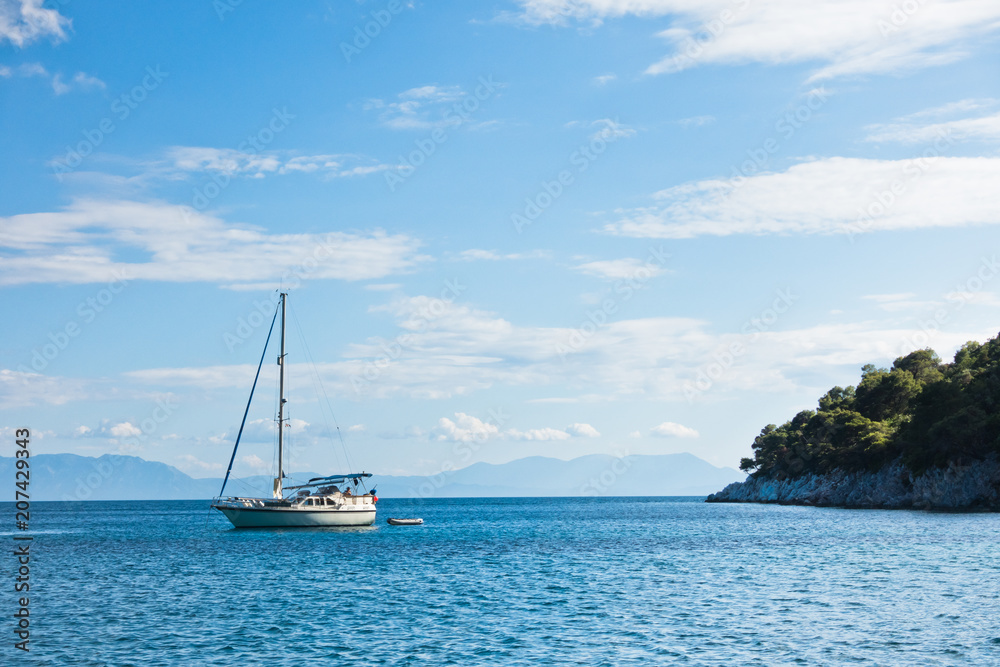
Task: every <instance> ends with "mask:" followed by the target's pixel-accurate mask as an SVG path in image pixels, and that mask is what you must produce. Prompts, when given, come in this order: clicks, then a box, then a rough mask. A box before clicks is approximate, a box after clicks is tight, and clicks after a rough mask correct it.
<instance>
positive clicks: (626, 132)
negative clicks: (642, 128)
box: [590, 118, 635, 141]
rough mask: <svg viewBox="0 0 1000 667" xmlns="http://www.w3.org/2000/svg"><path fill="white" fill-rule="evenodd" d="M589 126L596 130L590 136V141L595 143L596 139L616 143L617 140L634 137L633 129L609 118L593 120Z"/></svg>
mask: <svg viewBox="0 0 1000 667" xmlns="http://www.w3.org/2000/svg"><path fill="white" fill-rule="evenodd" d="M590 126H591V127H593V128H596V131H595V132H594V133H593V134H591V135H590V139H591V141H597V140H598V139H603V140H605V141H617V140H618V139H627V138H628V137H631V136H634V135H635V130H634V129H633V128H631V127H629V126H628V125H625V124H623V123H619V122H618V121H617V120H612V119H610V118H601V119H600V120H595V121H594V122H593V123H591V124H590Z"/></svg>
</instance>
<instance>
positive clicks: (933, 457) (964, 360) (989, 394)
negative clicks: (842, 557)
mask: <svg viewBox="0 0 1000 667" xmlns="http://www.w3.org/2000/svg"><path fill="white" fill-rule="evenodd" d="M752 448H753V456H752V457H748V458H744V459H743V460H742V461H741V462H740V469H741V470H742V471H743V472H745V473H747V474H748V477H747V479H746V481H744V482H736V483H733V484H730V485H729V486H727V487H726V488H725V489H723V490H722V491H720V492H718V493H715V494H712V495H711V496H709V497H708V502H733V503H740V502H753V503H783V504H796V505H821V506H839V507H858V508H862V507H864V508H885V509H927V510H951V511H962V510H970V511H976V510H978V511H1000V337H996V338H993V339H990V340H988V341H986V342H985V343H978V342H975V341H970V342H968V343H966V344H965V345H963V346H962V347H961V349H959V350H958V351H957V352H956V353H955V358H954V361H952V362H951V363H943V362H942V361H941V359H940V358H939V357H938V356H937V355H936V354H935V353H934V351H933V350H929V349H925V350H917V351H915V352H912V353H910V354H908V355H907V356H905V357H900V358H898V359H896V360H895V362H894V363H893V365H892V367H891V368H876V367H875V366H873V365H871V364H868V365H866V366H864V367H863V368H862V369H861V381H860V382H859V383H858V385H857V386H856V387H853V386H851V387H846V388H843V387H834V388H833V389H831V390H830V391H828V392H827V393H826V394H824V395H823V396H822V397H820V399H819V404H818V406H817V408H816V409H815V410H802V411H801V412H799V413H798V414H797V415H795V417H793V418H792V419H791V420H789V421H787V422H785V423H784V424H782V425H781V426H777V425H775V424H768V425H767V426H765V427H764V428H763V429H762V430H761V432H760V435H758V436H757V437H756V438H755V439H754V442H753V446H752Z"/></svg>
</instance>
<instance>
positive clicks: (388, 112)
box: [365, 85, 466, 130]
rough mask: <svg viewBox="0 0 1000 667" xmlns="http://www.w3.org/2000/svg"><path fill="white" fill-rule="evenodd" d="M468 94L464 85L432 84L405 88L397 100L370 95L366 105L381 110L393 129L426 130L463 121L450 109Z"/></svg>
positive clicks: (382, 121) (368, 108) (386, 124)
mask: <svg viewBox="0 0 1000 667" xmlns="http://www.w3.org/2000/svg"><path fill="white" fill-rule="evenodd" d="M465 97H466V93H465V91H463V90H462V88H461V87H460V86H437V85H428V86H420V87H418V88H410V89H409V90H404V91H403V92H401V93H399V94H398V95H397V96H396V99H395V100H383V99H378V98H374V99H370V100H368V102H366V103H365V109H366V110H369V111H375V112H377V113H378V117H379V121H380V122H381V123H382V125H384V126H385V127H388V128H390V129H393V130H423V129H430V128H434V127H443V126H447V125H458V124H461V123H462V118H461V116H459V115H457V114H454V113H449V111H451V110H452V108H453V107H454V105H455V104H456V103H458V102H460V101H461V100H463V99H464V98H465Z"/></svg>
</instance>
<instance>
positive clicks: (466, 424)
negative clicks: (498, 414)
mask: <svg viewBox="0 0 1000 667" xmlns="http://www.w3.org/2000/svg"><path fill="white" fill-rule="evenodd" d="M499 434H500V429H499V427H497V425H496V424H490V423H487V422H484V421H482V420H480V419H478V418H476V417H473V416H472V415H467V414H465V413H464V412H456V413H455V421H452V420H450V419H448V418H447V417H442V418H441V419H439V420H438V425H437V428H435V429H434V435H435V438H436V439H437V440H448V441H451V442H473V441H476V442H483V441H485V440H489V439H490V438H492V437H496V436H497V435H499Z"/></svg>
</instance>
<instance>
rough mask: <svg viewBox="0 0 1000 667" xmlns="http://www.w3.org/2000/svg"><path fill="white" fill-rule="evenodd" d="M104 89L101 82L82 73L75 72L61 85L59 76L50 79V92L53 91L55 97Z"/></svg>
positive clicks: (60, 76) (61, 81)
mask: <svg viewBox="0 0 1000 667" xmlns="http://www.w3.org/2000/svg"><path fill="white" fill-rule="evenodd" d="M105 88H107V86H106V85H105V84H104V82H103V81H101V80H100V79H98V78H97V77H96V76H90V75H89V74H86V73H84V72H77V73H76V74H74V75H73V78H72V79H70V81H69V82H67V83H63V80H62V75H61V74H56V75H55V76H54V77H52V90H54V91H55V93H56V95H65V94H66V93H69V92H72V91H74V90H83V91H87V90H104V89H105Z"/></svg>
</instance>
